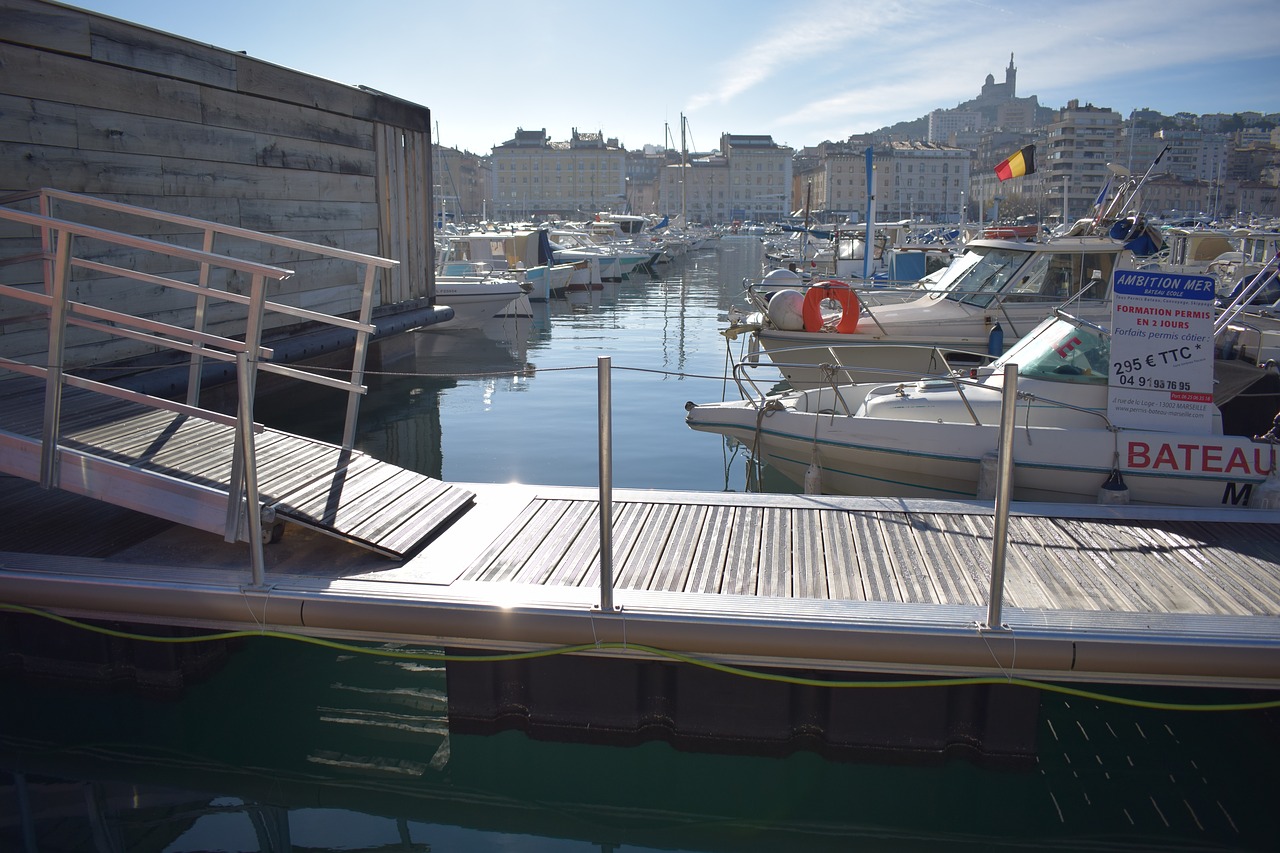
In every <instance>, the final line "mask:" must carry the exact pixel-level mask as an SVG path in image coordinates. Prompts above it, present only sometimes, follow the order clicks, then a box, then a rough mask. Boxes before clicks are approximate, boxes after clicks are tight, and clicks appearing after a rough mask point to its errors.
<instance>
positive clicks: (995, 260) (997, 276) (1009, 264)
mask: <svg viewBox="0 0 1280 853" xmlns="http://www.w3.org/2000/svg"><path fill="white" fill-rule="evenodd" d="M971 254H972V256H973V257H972V258H971V257H970V255H971ZM1030 255H1031V253H1030V252H1028V251H1026V250H1019V249H1004V248H997V247H994V246H974V247H972V248H970V249H969V251H968V252H966V253H965V254H964V255H962V256H961V257H959V258H957V259H956V260H955V261H953V262H952V264H951V266H952V267H955V266H956V265H957V264H960V267H959V270H958V274H957V275H955V276H954V277H948V280H947V281H944V282H941V283H940V284H939V287H938V289H939V290H945V291H946V295H947V298H948V299H954V300H956V301H957V302H966V303H969V304H971V305H978V306H982V307H985V306H987V305H989V304H991V300H993V299H995V297H996V294H997V293H999V292H1000V291H1002V290H1004V288H1005V286H1006V285H1007V284H1008V283H1009V280H1010V279H1011V278H1012V277H1013V274H1014V273H1015V272H1017V271H1018V267H1020V266H1022V264H1023V263H1024V262H1025V261H1026V260H1027V258H1028V257H1030ZM948 269H950V268H948Z"/></svg>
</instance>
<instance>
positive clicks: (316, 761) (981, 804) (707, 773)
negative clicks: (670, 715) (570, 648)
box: [0, 639, 1280, 853]
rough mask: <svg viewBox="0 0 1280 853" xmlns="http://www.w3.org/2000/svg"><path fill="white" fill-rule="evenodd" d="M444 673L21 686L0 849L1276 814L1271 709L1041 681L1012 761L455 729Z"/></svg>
mask: <svg viewBox="0 0 1280 853" xmlns="http://www.w3.org/2000/svg"><path fill="white" fill-rule="evenodd" d="M8 686H9V687H10V689H13V688H14V687H15V686H16V685H13V684H10V685H8ZM445 686H446V679H445V676H444V673H443V672H442V670H441V669H439V668H438V667H436V666H433V665H429V664H426V663H422V662H411V661H392V660H386V659H376V658H369V657H366V656H361V655H351V654H345V653H341V652H338V653H335V652H334V651H333V650H330V649H322V648H318V647H313V646H303V645H300V644H297V643H287V642H284V641H279V640H271V639H255V640H252V641H248V642H246V643H245V644H244V645H243V647H241V648H240V649H239V650H238V651H237V652H236V653H235V654H233V655H232V657H231V662H230V664H229V666H228V667H227V668H226V669H225V670H223V671H222V672H220V673H218V674H217V675H216V676H214V678H213V679H212V680H211V681H209V682H208V683H205V684H201V685H196V686H194V687H193V688H191V689H190V690H189V691H188V693H187V694H186V695H185V696H184V697H183V698H181V699H180V700H176V701H173V700H167V701H150V700H146V699H143V698H139V697H137V696H133V695H128V694H122V693H111V694H79V693H76V692H73V691H69V690H64V689H59V688H53V687H48V686H40V685H23V686H22V687H20V688H17V689H20V690H22V693H23V697H24V701H23V702H21V703H19V702H12V701H10V702H5V703H3V704H2V705H0V849H3V850H6V851H7V850H13V851H33V853H34V851H63V850H65V851H73V850H74V851H104V852H105V851H148V850H155V851H160V850H164V851H169V853H187V851H191V852H192V853H194V851H210V850H218V851H282V853H283V851H302V850H309V851H338V850H348V851H349V850H375V849H376V850H427V849H434V850H490V849H519V850H531V849H536V850H544V851H578V850H597V849H598V850H613V849H617V848H618V847H619V846H626V847H627V848H628V849H636V850H672V849H679V850H697V851H702V850H706V851H719V850H735V851H756V850H761V851H763V850H769V851H776V850H806V851H828V850H830V851H836V850H840V851H845V850H849V849H853V848H860V847H866V846H868V845H871V846H872V847H873V848H874V849H883V850H911V851H917V850H937V849H948V850H950V849H978V848H979V847H980V846H981V847H982V848H983V849H987V848H989V847H990V845H991V844H992V843H996V844H997V845H998V846H999V847H1000V848H1001V849H1009V850H1023V849H1025V850H1031V849H1044V847H1045V846H1048V847H1053V848H1059V849H1107V850H1116V851H1123V850H1135V851H1136V850H1152V849H1161V850H1178V849H1197V850H1207V849H1237V850H1255V849H1256V850H1261V849H1267V845H1268V844H1269V843H1270V842H1271V841H1274V839H1275V838H1276V837H1277V835H1276V833H1277V831H1278V830H1280V826H1278V825H1277V820H1276V817H1275V815H1274V810H1273V809H1272V808H1271V806H1270V797H1271V794H1270V791H1271V788H1270V786H1269V785H1268V784H1267V780H1268V779H1269V778H1271V777H1272V775H1273V772H1274V770H1273V767H1272V765H1271V757H1272V756H1274V755H1275V752H1276V748H1277V747H1276V743H1275V729H1274V726H1273V725H1272V723H1271V722H1270V721H1269V719H1268V718H1267V717H1266V716H1265V715H1244V714H1241V715H1233V716H1232V717H1231V722H1230V725H1226V726H1224V725H1223V724H1222V723H1223V718H1222V717H1221V716H1219V715H1190V716H1188V715H1185V714H1183V715H1176V714H1168V713H1164V714H1161V713H1158V712H1152V711H1146V710H1142V709H1135V708H1120V707H1115V706H1103V707H1099V706H1097V705H1095V704H1093V703H1087V702H1079V701H1075V700H1066V699H1064V698H1061V697H1059V698H1055V697H1051V696H1047V695H1046V697H1045V700H1044V712H1043V719H1042V722H1041V730H1040V744H1041V748H1040V758H1039V765H1038V766H1037V767H1036V768H1035V770H1033V771H1030V772H1025V771H1020V772H1013V771H1007V770H1005V771H996V770H989V769H982V768H978V767H976V766H974V765H972V764H970V763H968V762H965V761H957V762H953V763H950V764H946V765H942V766H932V767H918V766H893V765H877V764H846V763H838V762H830V761H824V760H822V759H821V758H819V757H817V756H816V755H814V754H813V753H807V752H798V753H796V754H793V755H791V756H789V757H786V758H759V757H745V756H731V755H697V754H691V753H682V752H677V751H675V750H673V749H671V748H670V747H669V746H667V745H666V744H664V743H644V744H641V745H638V746H634V747H625V748H624V747H601V746H585V745H576V744H556V743H547V742H540V741H535V740H531V739H529V738H527V737H525V736H523V735H520V734H518V733H515V732H506V733H503V734H500V735H496V736H491V737H481V736H457V735H450V734H449V733H448V726H447V715H446V702H445V692H444V691H445ZM10 695H13V694H12V693H11V694H10ZM1150 698H1160V696H1158V695H1153V696H1152V697H1150ZM88 709H92V713H86V710H88Z"/></svg>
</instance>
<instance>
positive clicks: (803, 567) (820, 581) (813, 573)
mask: <svg viewBox="0 0 1280 853" xmlns="http://www.w3.org/2000/svg"><path fill="white" fill-rule="evenodd" d="M790 517H791V590H792V594H793V595H794V596H795V597H796V598H822V599H825V598H830V597H831V593H830V591H829V590H828V589H827V560H828V554H827V550H826V547H825V546H826V543H825V542H824V541H823V536H822V534H823V529H822V517H821V516H820V515H819V514H818V513H816V512H808V511H798V512H792V513H791V515H790Z"/></svg>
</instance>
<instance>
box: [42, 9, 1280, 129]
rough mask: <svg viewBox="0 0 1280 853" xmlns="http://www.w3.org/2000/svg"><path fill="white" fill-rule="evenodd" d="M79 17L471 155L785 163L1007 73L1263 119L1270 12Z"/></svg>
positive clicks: (233, 12) (134, 13)
mask: <svg viewBox="0 0 1280 853" xmlns="http://www.w3.org/2000/svg"><path fill="white" fill-rule="evenodd" d="M68 5H73V6H77V7H79V8H82V9H88V10H91V11H95V12H100V13H102V14H106V15H110V16H112V17H115V18H120V19H123V20H126V21H130V22H132V23H135V24H141V25H143V26H146V27H151V28H153V29H157V30H161V31H163V32H167V33H171V34H174V35H179V36H183V37H185V38H189V39H192V40H194V41H198V42H203V43H205V44H210V45H214V46H216V47H220V48H226V49H229V50H237V51H245V52H246V53H248V54H249V55H251V56H253V57H256V58H258V59H262V60H264V61H267V62H271V63H274V64H276V65H282V66H285V67H288V68H293V69H296V70H298V71H302V72H306V73H307V74H311V75H314V76H317V77H323V78H325V79H329V80H334V81H338V82H342V83H349V84H352V85H363V86H368V87H371V88H373V89H377V90H379V91H382V92H386V93H388V94H390V95H394V96H396V97H398V98H402V99H404V100H407V101H412V102H414V103H417V104H421V105H423V106H426V107H427V108H429V109H430V110H431V117H432V121H433V123H434V125H435V128H434V135H435V141H437V142H439V143H441V144H443V145H445V146H449V147H453V148H459V149H463V150H467V151H471V152H473V153H476V154H488V153H489V151H490V149H491V148H493V147H494V146H495V145H500V144H502V143H503V142H505V141H507V140H509V139H511V138H512V137H513V136H514V135H515V131H516V130H517V129H518V128H521V129H524V130H539V129H545V131H546V133H547V135H548V136H550V137H551V139H552V140H553V141H560V140H567V139H569V138H570V136H571V135H572V133H573V131H574V129H575V128H576V129H577V130H578V131H580V132H583V133H586V132H602V133H603V134H604V135H605V137H607V138H614V139H617V140H618V141H619V143H621V145H623V146H624V147H625V148H627V149H630V150H635V149H639V148H642V147H644V146H645V145H647V144H653V145H659V146H662V145H666V146H668V147H673V148H679V147H680V146H681V136H680V128H681V116H684V117H685V127H686V129H687V135H686V144H687V146H688V148H689V150H690V151H698V152H705V151H709V150H711V149H714V148H716V147H718V143H719V139H720V135H721V134H722V133H734V134H758V135H770V136H772V137H773V140H774V141H775V142H777V143H780V144H783V145H787V146H790V147H792V148H795V149H799V148H802V147H804V146H808V145H816V144H818V143H820V142H823V141H827V140H830V141H838V140H843V139H846V138H848V137H849V136H850V135H853V134H859V133H867V132H870V131H873V130H876V129H878V128H881V127H885V126H887V125H891V124H894V123H896V122H899V121H910V120H912V119H916V118H919V117H921V116H923V115H926V114H928V113H929V112H930V111H931V110H934V109H948V108H952V107H955V106H956V105H958V104H959V103H961V102H963V101H966V100H969V99H970V98H974V97H976V96H977V95H978V93H979V90H980V89H981V87H982V84H983V82H984V81H985V79H986V77H987V75H988V74H992V75H994V76H995V80H996V82H997V83H1000V82H1003V81H1004V69H1005V66H1007V65H1008V63H1009V55H1010V53H1012V54H1014V63H1015V65H1016V66H1017V69H1018V80H1017V92H1018V95H1020V96H1028V95H1036V96H1038V97H1039V100H1040V105H1041V106H1046V107H1052V108H1055V109H1056V108H1059V107H1062V106H1065V105H1066V103H1067V101H1069V100H1071V99H1073V98H1076V99H1079V101H1080V103H1081V104H1085V103H1091V104H1093V105H1095V106H1099V107H1109V108H1111V109H1114V110H1115V111H1116V112H1119V113H1120V114H1122V115H1124V116H1128V115H1129V114H1130V112H1132V111H1133V110H1135V109H1143V108H1150V109H1154V110H1157V111H1159V112H1161V113H1164V114H1166V115H1172V114H1174V113H1177V112H1190V113H1195V114H1203V113H1228V114H1230V113H1235V112H1244V111H1256V112H1261V113H1263V114H1268V113H1277V112H1280V85H1278V83H1280V40H1278V39H1276V37H1275V33H1276V30H1277V25H1280V2H1277V0H1220V2H1217V3H1212V4H1209V3H1205V2H1203V0H1163V2H1160V3H1146V2H1116V0H1072V2H1062V0H1057V2H1041V0H1021V2H1016V3H1012V2H995V1H994V0H908V2H900V0H877V2H866V0H785V2H779V0H700V2H675V0H633V2H626V3H620V2H609V0H591V2H584V0H576V2H570V0H514V1H513V0H478V2H477V0H448V2H441V0H365V2H363V3H357V2H352V1H351V0H219V2H218V3H216V4H209V3H191V2H186V0H78V2H72V3H69V4H68Z"/></svg>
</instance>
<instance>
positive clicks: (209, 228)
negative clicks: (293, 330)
mask: <svg viewBox="0 0 1280 853" xmlns="http://www.w3.org/2000/svg"><path fill="white" fill-rule="evenodd" d="M32 200H35V201H36V203H37V204H36V206H37V207H38V212H31V211H29V210H24V209H20V208H19V207H15V206H13V205H21V204H23V203H26V202H30V201H32ZM67 208H70V209H69V210H68V209H67ZM85 209H88V211H89V212H88V213H86V212H85ZM55 214H57V215H55ZM67 214H72V215H74V214H79V215H80V218H81V219H88V220H91V221H99V222H101V221H111V222H112V224H115V223H116V222H119V223H121V224H125V223H131V222H134V221H135V218H136V219H138V220H141V221H143V222H145V223H146V225H145V226H144V227H146V228H147V229H148V230H149V232H150V233H153V234H171V235H175V236H174V240H173V241H172V242H170V241H169V240H165V239H155V238H152V237H142V236H137V235H135V234H130V233H124V232H122V231H117V230H110V229H108V228H104V227H100V226H99V225H93V224H87V223H86V222H83V221H76V220H73V219H71V218H67ZM0 221H4V222H7V223H9V224H10V225H11V226H14V228H13V233H14V234H15V235H22V234H23V233H29V234H30V235H31V236H30V237H21V236H20V237H19V239H15V240H12V241H11V243H12V245H14V246H21V245H23V241H24V240H26V239H30V240H32V242H33V245H34V246H35V247H36V251H34V252H31V253H28V254H25V255H20V256H18V255H15V256H10V257H9V258H7V259H6V261H7V262H8V263H7V264H6V265H10V266H12V265H14V264H19V265H20V264H39V265H40V271H39V272H38V273H37V272H34V271H33V272H32V273H31V279H32V280H31V281H29V282H26V283H23V284H19V285H15V284H0V296H3V297H4V298H6V299H13V300H18V301H20V302H23V303H26V304H29V305H34V306H36V307H37V308H38V309H39V311H38V313H35V314H33V315H31V316H29V317H26V318H24V321H26V322H35V321H40V322H44V323H46V324H47V340H46V341H45V343H44V347H45V351H44V352H43V353H33V354H30V355H27V356H25V358H26V359H27V360H25V361H24V360H21V358H22V357H21V356H19V355H18V354H17V353H10V354H9V355H12V356H14V357H9V355H6V356H4V357H0V367H3V368H4V369H6V370H8V371H10V372H13V373H18V374H23V375H26V376H31V377H34V378H37V379H39V380H41V381H42V382H43V384H44V411H43V420H42V424H41V433H40V438H41V446H40V461H39V479H40V483H41V485H42V486H44V487H45V488H55V487H57V486H58V485H59V472H60V462H61V452H60V444H61V437H62V431H63V424H62V403H63V396H64V393H63V392H64V389H65V388H75V389H77V390H80V391H87V392H91V393H95V394H101V395H104V396H107V397H110V398H114V399H116V400H123V401H127V402H130V403H134V404H138V405H143V406H147V407H150V408H153V409H160V410H167V411H171V412H174V413H177V414H179V415H183V416H187V417H193V418H200V419H204V420H207V421H212V422H215V423H220V424H223V425H226V426H230V427H233V428H234V439H233V441H234V447H233V449H232V463H231V473H230V476H229V481H228V484H227V505H226V521H225V536H226V538H227V541H229V542H231V541H236V540H238V539H239V540H243V539H247V540H248V541H249V543H250V546H251V548H252V549H253V568H254V581H255V584H260V583H261V582H262V575H263V571H264V569H263V556H262V549H261V544H262V528H263V521H264V519H263V517H262V516H263V507H262V504H261V502H260V500H259V495H258V487H257V464H256V457H255V450H254V438H253V436H254V433H255V432H260V431H261V430H262V426H261V425H260V424H257V423H255V421H254V418H253V402H254V394H255V390H256V387H257V380H258V375H259V373H260V372H270V373H273V374H277V375H280V376H283V377H286V378H289V379H295V380H303V381H307V382H311V383H316V384H319V385H323V386H326V387H330V388H335V389H339V390H343V391H346V392H347V394H348V406H347V418H346V424H345V431H344V437H343V449H344V450H347V451H350V450H351V449H352V447H353V446H354V434H355V425H356V417H357V414H358V401H359V398H360V396H361V395H362V394H364V393H365V390H366V389H365V386H364V384H363V381H364V361H365V353H366V345H367V342H368V339H369V337H370V336H371V335H372V334H373V333H374V332H375V331H376V327H374V326H373V325H372V324H371V323H370V322H369V321H370V317H371V311H372V307H373V299H374V295H375V287H376V285H377V280H378V273H379V271H380V270H387V269H390V268H392V267H394V266H396V264H397V263H398V262H397V261H394V260H390V259H387V258H379V257H374V256H371V255H364V254H360V253H357V252H351V251H348V250H344V249H336V248H333V247H328V246H320V245H316V244H311V243H306V242H304V241H300V240H294V239H290V238H285V237H279V236H276V235H271V234H263V233H258V232H254V231H249V230H247V229H242V228H236V227H232V226H227V225H221V224H218V223H214V222H207V221H204V220H198V219H193V218H191V217H186V216H180V215H175V214H168V213H164V212H161V211H155V210H149V209H146V208H140V207H135V206H133V205H127V204H122V203H119V202H113V201H107V200H105V199H98V198H93V197H89V196H82V195H79V194H76V193H68V192H63V191H59V190H51V189H42V190H38V191H35V192H28V193H18V194H14V195H10V196H6V197H4V198H0ZM26 229H30V230H29V231H26ZM193 232H194V234H195V235H197V237H196V239H198V240H199V241H200V245H201V248H198V249H196V248H191V247H189V246H187V245H182V244H181V243H180V242H179V241H180V240H185V241H190V240H191V235H192V233H193ZM219 238H221V242H234V245H235V247H236V249H237V252H236V254H239V255H244V256H245V257H237V256H236V255H233V254H231V252H230V251H229V250H226V249H221V250H219V249H220V247H218V246H216V245H215V241H219ZM226 238H233V239H232V240H231V241H227V240H226ZM277 255H287V256H290V257H296V258H299V259H302V258H304V257H305V258H306V259H307V260H311V259H314V258H320V259H321V260H320V263H321V264H322V265H323V266H324V267H325V268H326V269H329V268H330V267H331V266H332V265H334V264H341V263H343V262H347V263H351V264H354V265H355V267H356V271H357V275H356V277H355V279H354V281H353V282H352V286H353V287H354V288H355V289H356V293H358V294H359V303H358V304H359V309H358V319H354V320H353V319H348V318H346V317H341V316H337V315H332V314H325V313H322V312H318V311H313V310H308V309H304V308H300V307H297V306H294V305H289V304H286V303H283V302H280V301H276V300H271V299H268V298H267V295H268V285H269V284H271V283H278V282H281V281H284V280H285V279H288V278H290V277H292V276H293V275H294V271H293V270H291V269H287V268H285V267H283V266H279V265H277V264H272V263H265V262H262V261H258V260H251V259H249V258H251V257H267V258H274V257H276V256H277ZM77 273H78V275H77ZM139 285H142V286H144V287H145V288H147V290H148V292H149V294H150V297H149V298H151V301H150V302H149V303H148V304H150V305H151V306H152V307H153V308H154V309H155V310H153V311H152V312H151V313H150V314H143V313H142V312H141V311H137V310H134V311H132V312H128V311H124V310H118V307H123V304H121V305H119V306H118V307H117V308H112V307H107V306H108V305H112V304H113V303H125V302H126V301H127V298H126V297H122V296H121V295H120V293H121V288H122V287H133V288H138V287H139ZM181 294H185V295H186V296H187V297H190V299H189V301H186V300H184V299H183V298H182V297H181V296H180V295H181ZM99 295H101V297H102V298H97V299H94V297H97V296H99ZM73 297H76V298H73ZM157 297H158V298H159V299H160V300H161V301H158V302H157V301H155V298H157ZM167 297H175V298H174V299H172V300H170V301H165V300H166V298H167ZM91 299H94V301H96V302H98V303H99V304H92V303H91V301H90V300H91ZM170 306H172V307H170ZM160 311H164V313H163V314H160ZM273 315H284V316H285V317H287V318H288V319H287V320H285V321H284V322H282V323H279V318H278V317H276V318H274V320H275V321H276V322H278V323H279V324H280V325H296V324H298V321H303V322H305V323H307V324H308V325H310V324H318V325H325V326H332V327H336V328H339V329H343V330H347V331H350V332H354V333H355V345H354V354H353V361H352V368H351V373H350V377H349V378H345V379H344V378H341V377H337V376H333V375H331V374H328V373H319V372H313V371H310V370H307V369H305V368H299V367H291V366H287V365H283V364H275V363H272V362H271V361H270V359H271V358H272V357H273V355H274V352H273V350H272V349H271V348H270V347H266V346H263V343H262V342H263V335H264V331H265V330H267V329H268V328H269V327H270V324H271V323H272V322H273V319H271V318H272V317H273ZM161 316H163V317H164V319H163V320H162V319H160V317H161ZM211 316H212V317H216V318H218V320H219V322H220V323H221V324H222V325H221V328H222V329H224V330H226V331H225V332H224V333H222V334H219V333H215V332H213V331H210V329H209V326H210V317H211ZM175 318H182V320H184V321H189V322H184V323H183V324H182V325H178V324H177V323H178V321H177V320H176V319H175ZM69 327H74V328H75V329H78V330H83V331H84V332H87V333H88V337H87V338H86V341H87V342H91V343H92V342H95V341H100V342H102V345H98V344H96V343H95V344H94V345H95V347H96V348H97V350H98V351H101V349H102V346H105V345H107V344H110V343H112V342H116V343H118V344H121V345H123V346H124V347H126V348H131V349H134V350H136V349H138V345H141V347H143V348H145V351H149V352H155V353H164V352H171V353H179V354H182V355H183V356H184V357H185V358H186V360H187V362H188V365H189V377H190V381H189V382H188V387H187V393H186V399H185V402H179V401H177V400H170V399H167V398H164V397H159V396H155V395H152V394H146V393H143V392H141V391H135V390H131V389H129V388H127V387H122V386H120V385H113V384H110V383H106V382H99V381H95V380H92V379H89V378H87V377H86V376H82V375H77V374H76V373H74V372H73V371H76V370H79V371H80V372H81V373H83V372H85V371H84V370H83V369H81V368H92V367H94V366H95V365H93V364H88V363H86V364H79V365H77V364H74V363H68V361H69V360H68V358H67V355H68V350H69V347H68V334H67V332H68V328H69ZM206 358H208V359H211V360H214V361H222V362H229V363H231V362H233V363H234V364H235V376H236V386H237V387H236V391H237V398H236V403H235V406H236V409H235V414H234V415H228V414H223V413H221V412H217V411H214V410H211V409H206V408H202V407H201V406H200V381H199V380H200V376H201V373H202V366H203V362H204V359H206ZM41 360H42V361H43V363H40V361H41ZM250 508H253V511H250ZM246 523H247V526H248V528H249V532H248V535H247V536H246V534H245V532H244V528H245V525H246Z"/></svg>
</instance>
